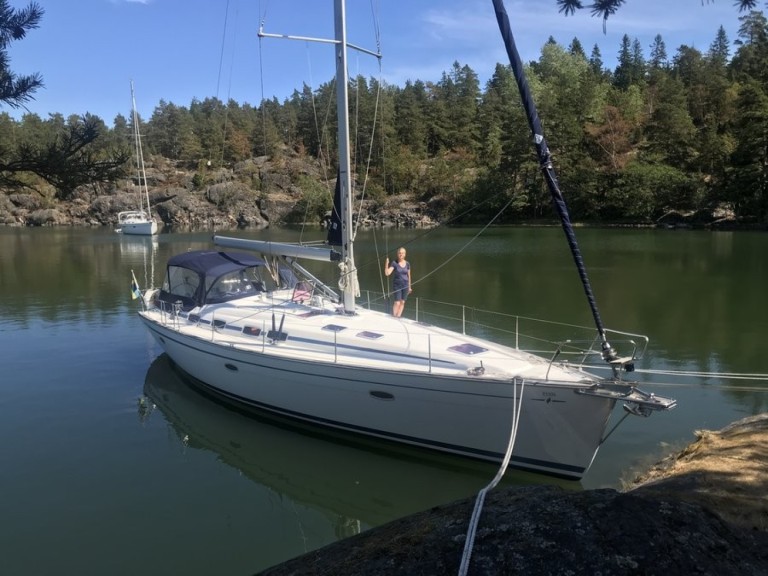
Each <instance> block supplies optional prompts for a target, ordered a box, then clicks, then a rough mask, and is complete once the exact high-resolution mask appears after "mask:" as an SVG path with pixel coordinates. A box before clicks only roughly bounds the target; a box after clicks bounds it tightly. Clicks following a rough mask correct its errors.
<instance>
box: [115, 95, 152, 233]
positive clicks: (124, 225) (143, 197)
mask: <svg viewBox="0 0 768 576" xmlns="http://www.w3.org/2000/svg"><path fill="white" fill-rule="evenodd" d="M131 105H132V109H133V140H134V148H135V154H136V172H137V175H136V177H137V179H138V199H139V202H138V204H139V207H138V208H137V209H136V210H126V211H123V212H120V213H118V215H117V232H122V233H123V234H132V235H139V236H152V235H154V234H157V221H156V220H155V219H154V218H153V217H152V215H151V212H150V207H149V188H148V186H147V174H146V171H145V169H144V151H143V150H142V147H141V132H140V130H139V113H138V111H137V110H136V96H135V94H134V90H133V81H131Z"/></svg>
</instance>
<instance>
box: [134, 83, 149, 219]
mask: <svg viewBox="0 0 768 576" xmlns="http://www.w3.org/2000/svg"><path fill="white" fill-rule="evenodd" d="M131 107H132V110H133V139H134V146H135V147H136V169H137V171H138V176H139V210H141V211H142V212H143V211H144V202H145V200H146V203H147V212H146V215H147V218H149V216H150V212H149V187H148V186H147V174H146V170H145V169H144V151H143V150H142V149H141V132H140V131H139V113H138V111H137V110H136V96H135V94H134V90H133V80H131Z"/></svg>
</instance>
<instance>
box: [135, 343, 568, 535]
mask: <svg viewBox="0 0 768 576" xmlns="http://www.w3.org/2000/svg"><path fill="white" fill-rule="evenodd" d="M198 390H199V389H197V388H194V381H193V380H192V379H191V378H190V377H189V376H188V375H186V374H183V373H182V372H180V371H179V370H178V369H177V368H176V367H175V366H174V365H173V363H172V361H171V360H170V359H169V358H168V356H167V355H166V354H162V355H161V356H159V357H158V358H156V359H155V360H154V361H153V362H152V365H151V366H150V368H149V371H148V372H147V376H146V380H145V384H144V394H145V396H146V398H144V399H142V401H140V403H139V413H140V417H142V418H148V417H149V415H150V413H151V412H152V411H153V409H154V406H156V407H157V408H159V409H160V411H161V412H162V413H163V415H164V416H165V419H166V420H167V422H168V423H169V424H170V425H171V426H172V427H173V429H174V431H175V433H176V434H177V435H178V437H179V439H180V440H182V442H183V445H182V446H183V449H189V448H193V449H197V450H208V451H212V452H214V453H215V454H216V455H217V459H218V460H219V461H220V462H223V463H224V464H227V465H229V466H232V467H234V468H235V469H237V470H239V471H240V472H241V473H242V474H243V475H245V476H246V477H247V478H249V479H251V480H252V481H253V482H256V483H257V484H259V485H263V486H266V487H268V488H270V489H272V490H274V491H276V492H278V493H279V494H280V495H281V498H290V499H292V500H293V501H294V502H295V503H300V504H303V505H306V506H309V507H311V508H313V509H315V510H317V511H319V512H322V513H323V515H324V516H326V517H328V518H329V519H330V521H331V522H334V526H333V529H334V531H335V533H336V535H337V537H338V538H344V537H346V536H350V535H353V534H355V533H357V532H359V531H360V530H364V529H366V528H371V527H374V526H378V525H381V524H384V523H386V522H389V521H391V520H394V519H396V518H399V517H402V516H405V515H408V514H412V513H414V512H418V511H421V510H425V509H428V508H430V507H433V506H437V505H440V504H445V503H448V502H452V501H455V500H459V499H462V498H466V497H472V496H474V495H475V494H477V492H478V491H479V490H480V489H481V488H483V487H484V486H485V485H487V484H488V483H489V482H490V481H491V479H492V478H493V477H494V475H495V474H496V471H497V467H496V466H495V465H493V464H489V463H484V462H475V461H471V460H467V459H463V458H460V457H454V456H450V455H445V454H440V453H433V452H432V451H427V450H422V449H418V448H410V447H404V446H400V445H395V444H391V443H387V442H384V441H374V440H367V439H362V440H361V439H358V438H357V437H354V439H350V437H349V435H340V436H331V435H330V434H329V433H327V432H325V431H318V429H316V428H312V429H309V428H301V427H297V425H296V424H295V423H293V422H290V423H288V422H281V421H277V420H271V419H270V420H268V421H267V420H264V419H263V416H256V415H253V414H245V413H241V412H237V411H235V410H234V409H233V408H231V407H229V406H225V405H222V404H219V403H217V402H215V401H214V400H213V399H211V398H209V397H207V396H205V395H203V394H202V393H201V392H199V391H198ZM147 399H148V400H147ZM153 405H154V406H153ZM320 434H322V435H320ZM541 483H549V484H553V483H554V484H558V485H560V486H563V487H566V488H569V489H577V490H578V489H581V485H580V484H578V483H577V482H569V481H566V480H556V479H553V478H549V477H544V476H540V475H537V474H533V473H528V472H519V471H513V472H508V473H507V476H506V477H505V479H504V480H503V481H502V484H503V485H510V484H541Z"/></svg>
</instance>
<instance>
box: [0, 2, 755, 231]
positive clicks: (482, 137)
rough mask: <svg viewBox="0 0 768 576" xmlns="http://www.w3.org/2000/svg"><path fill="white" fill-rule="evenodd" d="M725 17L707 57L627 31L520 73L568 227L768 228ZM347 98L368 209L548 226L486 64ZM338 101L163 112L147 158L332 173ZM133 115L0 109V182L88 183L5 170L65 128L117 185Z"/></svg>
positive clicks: (744, 41) (527, 147)
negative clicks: (396, 198) (430, 209)
mask: <svg viewBox="0 0 768 576" xmlns="http://www.w3.org/2000/svg"><path fill="white" fill-rule="evenodd" d="M739 21H740V28H739V32H738V38H737V39H735V40H734V41H733V42H731V40H730V39H729V38H728V37H727V35H726V33H725V31H724V29H723V28H722V27H721V28H720V29H719V30H718V31H716V33H715V35H714V38H713V40H712V43H711V45H710V47H709V49H708V51H707V52H706V53H704V52H701V51H699V50H698V49H696V48H692V47H689V46H680V47H678V48H677V49H676V51H675V52H674V53H673V54H670V53H669V52H668V49H667V47H666V46H665V43H664V40H663V38H662V37H661V36H660V35H658V36H656V38H655V41H654V42H653V44H652V45H651V46H650V47H648V49H647V51H646V50H644V48H643V47H642V46H641V45H640V43H639V41H638V40H636V39H634V40H633V39H631V38H629V37H628V36H626V35H625V36H624V37H623V40H622V42H621V45H620V46H619V47H617V51H618V58H617V62H618V63H617V66H616V67H615V69H614V70H608V69H607V68H606V67H605V66H604V64H603V61H602V55H601V54H600V51H599V49H598V48H597V46H595V47H593V48H592V50H591V51H590V52H589V54H587V51H586V50H585V48H584V47H583V46H582V44H581V43H580V42H579V40H578V39H576V38H574V39H573V41H572V42H571V44H570V45H569V46H567V47H564V46H561V45H558V44H557V43H556V42H554V40H550V41H549V42H548V43H547V44H546V45H545V46H544V47H543V48H542V51H541V55H540V57H539V59H538V60H537V61H532V62H530V63H529V64H528V66H527V74H528V80H529V83H530V85H531V89H532V91H533V95H534V99H535V101H536V104H537V107H538V109H539V115H540V117H541V120H542V123H543V125H544V130H545V134H546V136H547V140H548V143H549V146H550V149H551V151H552V154H553V158H554V162H555V168H556V170H557V173H558V176H559V179H560V184H561V187H562V190H563V193H564V196H565V197H566V200H567V202H568V204H569V208H570V210H571V213H572V217H573V218H574V219H576V220H581V221H591V222H634V223H636V222H655V221H657V220H658V219H659V218H661V217H662V216H664V215H666V214H669V213H681V214H689V215H690V214H702V215H709V217H711V215H712V214H716V213H721V214H729V215H731V216H732V217H733V218H735V219H737V220H739V221H741V222H745V223H758V224H765V223H768V178H767V176H768V21H767V20H766V18H765V16H764V14H763V13H762V12H760V11H752V12H749V13H748V14H746V15H743V16H741V17H740V18H739ZM350 90H351V93H350V103H351V104H350V106H351V107H352V111H351V118H352V123H353V124H352V133H353V138H354V156H355V157H356V161H357V170H358V172H357V179H358V190H361V189H362V182H363V181H365V182H366V184H365V194H366V197H367V198H368V199H371V200H374V201H382V202H383V201H385V200H386V198H387V197H388V196H393V195H402V194H407V195H410V196H412V197H413V198H416V199H418V200H421V201H430V202H433V203H434V202H435V201H436V200H437V201H438V202H437V203H436V205H439V206H440V207H441V216H442V217H443V219H448V218H453V219H455V220H456V221H459V222H478V221H485V220H487V218H488V217H490V216H493V215H496V214H497V213H498V212H499V211H500V210H501V209H502V208H504V211H503V214H502V216H501V217H500V219H499V220H497V222H515V221H521V220H530V219H539V218H547V217H549V216H551V215H552V209H551V202H550V200H549V196H548V192H547V189H546V186H545V185H544V182H543V178H542V175H541V170H540V168H539V166H538V163H537V159H536V156H535V153H534V149H533V146H532V143H531V136H530V130H529V128H528V124H527V121H526V119H525V117H524V113H523V109H522V106H521V104H520V96H519V94H518V91H517V86H516V84H515V81H514V78H513V77H512V73H511V70H510V68H509V66H507V65H504V64H497V66H496V68H495V72H494V73H493V75H492V77H491V78H490V79H489V80H488V82H487V83H486V84H485V86H481V85H480V81H479V79H478V75H477V74H476V73H475V72H474V71H473V70H472V69H471V68H470V67H468V66H466V65H461V64H460V63H459V62H456V63H454V65H453V67H452V68H451V69H450V70H449V71H446V72H444V73H443V75H442V77H441V78H440V79H439V80H436V81H426V80H417V81H413V82H408V83H406V84H405V86H390V85H386V84H383V83H381V82H379V81H378V80H377V79H372V78H364V77H358V78H354V79H352V80H351V82H350ZM334 98H335V96H334V85H333V81H329V82H327V83H325V84H322V85H320V86H318V87H314V88H312V87H309V86H306V85H305V86H303V88H302V89H301V90H296V91H294V93H293V94H292V96H291V97H290V98H288V99H286V100H285V101H283V102H279V101H278V100H277V99H271V100H267V101H264V102H262V103H261V105H260V106H252V105H249V104H240V103H237V102H235V101H229V102H226V103H224V102H222V101H220V100H218V99H216V98H209V99H205V100H202V101H199V100H193V101H192V102H191V103H190V104H189V106H183V105H178V104H174V103H171V102H166V101H160V103H159V104H158V105H157V106H156V107H155V109H154V111H153V113H152V116H151V118H149V119H143V120H142V134H143V139H142V141H143V143H144V150H145V154H146V153H147V152H148V153H149V154H152V155H157V156H161V157H163V158H166V159H168V160H171V161H173V162H174V163H176V165H177V166H179V167H180V168H183V169H188V170H193V171H196V173H197V174H196V178H195V181H194V182H195V186H196V187H198V188H204V187H205V186H206V184H207V182H206V174H210V173H211V172H212V170H211V169H210V167H211V166H212V167H214V168H215V167H231V166H234V165H236V164H237V163H239V162H242V161H244V160H246V159H249V158H252V157H254V156H269V157H270V158H271V159H273V160H274V161H279V159H280V158H281V157H283V156H288V155H291V156H296V155H306V156H307V158H309V159H311V160H312V161H313V162H320V163H321V165H322V166H323V167H324V168H325V170H326V171H327V173H329V174H334V172H335V168H334V162H335V155H336V151H337V147H336V141H335V118H334V116H335V104H334V102H335V101H334ZM130 122H131V120H130V119H128V118H125V117H123V116H122V115H118V116H117V117H116V118H115V119H114V120H113V122H112V126H111V127H109V126H108V125H107V124H106V123H105V122H104V120H103V119H101V118H98V117H95V116H91V115H86V116H83V117H80V116H73V117H69V118H64V117H62V116H61V115H58V114H52V115H50V117H49V118H47V119H41V118H40V117H39V116H37V115H35V114H26V115H24V116H22V118H21V120H18V121H17V120H14V119H13V118H11V116H9V115H8V114H7V113H1V114H0V158H2V159H4V160H5V161H4V162H3V163H0V186H2V189H4V190H6V191H11V190H18V189H19V188H20V187H22V188H27V189H33V190H35V191H36V192H37V193H39V194H41V195H43V196H45V197H47V198H49V199H50V201H51V202H56V201H59V200H66V199H67V198H68V197H70V196H71V195H72V194H73V193H74V191H75V189H76V188H77V186H81V185H83V184H84V182H82V181H81V180H78V179H74V180H72V181H68V180H67V179H66V178H60V179H59V180H56V179H51V178H46V177H45V172H44V171H40V170H37V171H35V170H23V169H14V167H15V168H18V167H19V166H21V167H22V168H23V167H24V165H23V164H20V165H19V164H16V165H13V164H12V163H11V162H9V161H8V159H9V158H11V159H15V160H18V158H22V159H23V158H26V159H27V161H28V165H32V166H34V165H35V164H34V162H32V164H29V161H30V159H32V160H35V161H37V162H38V163H39V162H45V161H51V162H55V161H56V160H57V156H56V154H53V153H52V145H51V142H58V143H59V144H58V145H61V143H62V142H65V143H66V142H69V145H70V147H72V146H78V145H79V141H78V140H77V138H75V140H74V142H72V141H68V140H67V138H69V139H70V140H71V139H72V137H73V136H72V135H73V134H74V135H75V136H77V135H78V134H81V135H82V134H91V135H93V134H96V136H95V137H93V138H89V139H87V142H85V141H83V143H82V149H77V150H78V153H80V154H81V155H85V157H86V159H87V160H88V161H90V162H91V163H92V164H93V165H94V166H95V167H99V168H102V169H103V170H102V171H101V172H98V171H97V172H94V173H93V174H92V178H93V179H94V180H98V179H102V180H109V179H114V178H118V177H119V176H120V171H119V170H114V168H115V167H116V166H122V163H126V162H127V160H128V158H129V157H130V150H131V146H132V140H131V139H132V134H133V132H132V126H131V123H130ZM56 151H57V150H54V152H56ZM46 155H47V156H46ZM369 158H370V160H369ZM9 166H10V168H11V169H10V170H9ZM301 177H302V175H300V174H297V175H296V178H297V181H300V179H301ZM259 182H260V181H259V180H258V179H257V180H255V181H254V186H256V187H258V186H259V185H260V184H259ZM308 188H311V187H308ZM259 193H261V191H260V190H254V194H259ZM308 193H309V191H308Z"/></svg>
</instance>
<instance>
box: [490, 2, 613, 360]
mask: <svg viewBox="0 0 768 576" xmlns="http://www.w3.org/2000/svg"><path fill="white" fill-rule="evenodd" d="M493 8H494V11H495V12H496V21H497V22H498V24H499V30H500V31H501V36H502V38H503V39H504V46H505V48H506V49H507V56H509V63H510V66H511V67H512V72H513V74H514V76H515V80H516V81H517V87H518V90H519V91H520V97H521V98H522V100H523V108H525V114H526V116H527V118H528V125H529V126H530V128H531V132H532V133H533V141H534V144H535V145H536V154H537V155H538V157H539V163H540V164H541V168H542V171H543V173H544V179H545V180H546V181H547V186H548V187H549V191H550V194H551V196H552V201H553V204H554V206H555V210H557V213H558V215H559V216H560V223H561V225H562V227H563V231H564V232H565V236H566V238H567V239H568V245H569V246H570V248H571V254H572V255H573V260H574V262H575V263H576V268H577V269H578V271H579V277H580V278H581V283H582V285H583V286H584V292H585V294H586V296H587V300H588V301H589V306H590V309H591V310H592V317H593V318H594V321H595V325H596V326H597V330H598V332H599V333H600V338H601V339H602V349H603V357H604V358H605V359H606V360H612V359H615V357H616V352H615V351H614V350H613V349H612V348H611V346H610V344H609V343H608V340H607V337H606V334H605V328H604V326H603V322H602V320H601V319H600V312H599V311H598V309H597V302H596V301H595V296H594V294H593V292H592V286H591V284H590V282H589V278H588V277H587V270H586V267H585V266H584V260H583V259H582V257H581V250H580V249H579V245H578V244H577V242H576V234H575V232H574V230H573V226H572V225H571V218H570V215H569V214H568V207H567V206H566V204H565V199H564V198H563V195H562V193H561V192H560V185H559V184H558V182H557V175H556V174H555V168H554V166H553V165H552V157H551V155H550V152H549V147H548V146H547V140H546V139H545V138H544V131H543V130H542V127H541V121H540V120H539V113H538V112H537V110H536V105H535V104H534V102H533V98H532V97H531V90H530V88H529V86H528V81H527V79H526V77H525V71H524V70H523V63H522V61H521V60H520V54H519V53H518V51H517V46H516V45H515V39H514V37H513V35H512V28H511V27H510V25H509V16H507V10H506V9H505V8H504V1H503V0H493Z"/></svg>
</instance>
